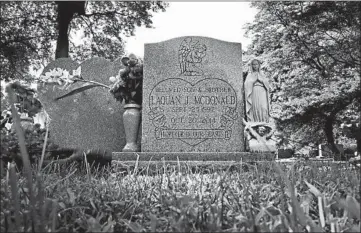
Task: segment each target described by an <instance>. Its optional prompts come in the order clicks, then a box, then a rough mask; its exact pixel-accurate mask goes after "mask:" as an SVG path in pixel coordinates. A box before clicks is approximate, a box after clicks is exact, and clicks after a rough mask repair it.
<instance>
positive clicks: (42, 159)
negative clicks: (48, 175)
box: [38, 115, 50, 173]
mask: <svg viewBox="0 0 361 233" xmlns="http://www.w3.org/2000/svg"><path fill="white" fill-rule="evenodd" d="M49 123H50V122H49V116H48V115H47V120H46V132H45V138H44V144H43V151H42V152H41V157H40V162H39V167H38V173H40V171H41V168H42V166H43V162H44V156H45V150H46V145H47V143H48V136H49Z"/></svg>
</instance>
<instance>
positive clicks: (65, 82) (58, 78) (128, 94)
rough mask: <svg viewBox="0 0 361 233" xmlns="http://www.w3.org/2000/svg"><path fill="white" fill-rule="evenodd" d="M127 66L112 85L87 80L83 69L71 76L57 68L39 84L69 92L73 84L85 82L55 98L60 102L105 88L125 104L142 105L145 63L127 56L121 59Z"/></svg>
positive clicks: (111, 79)
mask: <svg viewBox="0 0 361 233" xmlns="http://www.w3.org/2000/svg"><path fill="white" fill-rule="evenodd" d="M121 61H122V64H123V65H124V66H125V67H124V68H123V69H121V70H119V72H118V75H116V76H115V77H110V78H109V81H110V82H111V83H112V84H111V85H106V84H103V83H100V82H96V81H92V80H86V79H84V78H83V77H82V76H81V67H80V66H79V68H78V69H76V70H73V72H72V74H70V73H69V72H68V71H67V70H64V69H61V68H55V69H53V70H50V71H49V72H46V73H45V74H44V75H42V76H40V77H39V82H42V83H47V84H56V85H60V86H63V87H62V88H61V89H63V90H67V89H68V88H69V87H70V86H71V85H72V84H74V83H76V82H84V83H87V85H85V86H82V87H79V88H77V89H74V90H72V91H70V92H68V93H67V94H65V95H62V96H60V97H57V98H55V100H60V99H63V98H65V97H68V96H71V95H74V94H77V93H80V92H83V91H85V90H88V89H91V88H94V87H104V88H107V89H108V90H109V92H110V93H111V94H112V95H113V96H114V98H115V99H116V100H117V101H119V102H121V103H122V102H123V100H124V103H125V104H138V105H141V104H142V81H143V62H142V60H141V59H140V58H137V57H136V56H135V55H134V54H130V55H129V56H125V57H123V58H122V59H121Z"/></svg>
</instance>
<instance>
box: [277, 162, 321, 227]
mask: <svg viewBox="0 0 361 233" xmlns="http://www.w3.org/2000/svg"><path fill="white" fill-rule="evenodd" d="M274 166H275V168H276V171H277V172H278V173H279V174H280V176H281V177H283V179H284V182H285V183H286V186H287V189H288V191H289V193H290V196H291V197H290V198H291V206H292V213H293V214H294V218H295V219H294V220H295V221H294V223H292V225H293V226H292V227H293V229H292V230H293V231H295V232H301V229H298V227H297V226H296V225H297V220H298V221H299V223H300V224H301V225H302V226H303V227H308V226H310V228H311V232H323V230H322V228H321V227H320V226H318V225H317V224H316V223H315V222H313V221H312V219H311V218H310V217H309V216H306V215H305V213H304V212H303V210H302V209H301V206H300V204H299V202H298V200H297V197H296V194H295V188H294V187H293V184H291V182H290V181H289V179H288V178H287V176H286V174H285V173H284V171H283V170H282V169H281V167H280V166H279V164H277V163H274ZM291 171H292V172H293V165H292V167H291Z"/></svg>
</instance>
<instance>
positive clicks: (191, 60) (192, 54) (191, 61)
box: [178, 38, 207, 76]
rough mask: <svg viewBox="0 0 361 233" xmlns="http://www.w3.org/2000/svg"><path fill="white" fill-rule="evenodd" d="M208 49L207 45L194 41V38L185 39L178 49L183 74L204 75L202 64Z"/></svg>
mask: <svg viewBox="0 0 361 233" xmlns="http://www.w3.org/2000/svg"><path fill="white" fill-rule="evenodd" d="M206 51H207V47H206V46H205V45H204V44H200V43H199V41H192V38H186V39H184V40H183V42H182V43H181V45H180V47H179V50H178V58H179V65H180V69H181V74H183V75H189V76H201V75H203V71H202V70H201V69H200V65H201V63H202V60H203V58H204V57H205V56H206Z"/></svg>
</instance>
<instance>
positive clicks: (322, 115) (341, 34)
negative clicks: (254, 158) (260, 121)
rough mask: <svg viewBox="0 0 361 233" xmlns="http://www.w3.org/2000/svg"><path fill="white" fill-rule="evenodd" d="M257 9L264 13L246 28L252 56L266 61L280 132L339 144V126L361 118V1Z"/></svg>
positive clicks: (307, 140) (274, 4)
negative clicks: (335, 138)
mask: <svg viewBox="0 0 361 233" xmlns="http://www.w3.org/2000/svg"><path fill="white" fill-rule="evenodd" d="M252 5H253V7H256V8H257V9H259V12H258V14H257V15H256V19H255V21H254V22H253V23H251V24H248V25H247V26H246V29H247V35H248V36H252V37H253V41H252V44H251V45H250V47H249V50H248V56H250V57H258V58H259V59H260V60H262V61H263V62H264V63H263V66H264V69H265V70H266V71H267V72H268V73H269V75H270V78H271V82H272V83H273V87H274V89H273V93H272V105H273V106H272V107H273V109H272V116H273V117H274V118H275V119H276V120H277V123H278V124H277V125H278V127H279V129H280V130H281V131H282V133H283V134H284V135H285V136H288V137H289V138H291V139H294V140H297V141H302V142H304V143H310V142H314V143H320V142H323V141H327V142H328V143H330V144H331V145H334V135H335V130H334V126H335V125H336V124H337V123H338V122H339V121H340V120H341V119H342V120H343V121H344V120H346V118H348V119H349V118H350V117H351V118H354V120H359V117H358V118H357V116H358V111H359V110H360V100H361V99H360V96H361V91H360V85H359V83H360V70H359V68H360V65H361V57H360V14H361V5H360V3H359V2H318V1H317V2H253V3H252ZM350 111H351V114H349V116H348V117H347V116H346V115H345V113H346V112H348V113H350ZM333 149H336V148H335V146H334V147H333ZM336 150H337V149H336Z"/></svg>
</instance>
